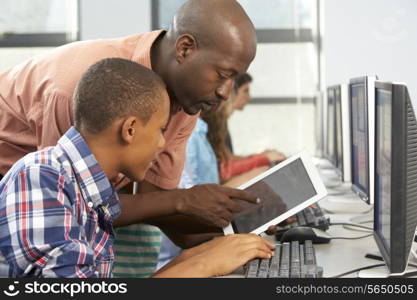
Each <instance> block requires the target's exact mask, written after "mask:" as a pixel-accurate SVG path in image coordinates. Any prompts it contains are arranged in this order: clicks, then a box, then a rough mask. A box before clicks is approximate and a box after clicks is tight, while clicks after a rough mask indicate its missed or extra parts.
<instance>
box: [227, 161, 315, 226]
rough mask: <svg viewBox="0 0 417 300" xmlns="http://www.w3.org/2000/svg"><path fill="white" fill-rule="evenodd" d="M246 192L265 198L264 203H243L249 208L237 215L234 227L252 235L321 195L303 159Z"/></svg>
mask: <svg viewBox="0 0 417 300" xmlns="http://www.w3.org/2000/svg"><path fill="white" fill-rule="evenodd" d="M245 191H248V192H250V193H252V194H253V195H254V196H257V197H258V198H260V199H261V203H260V204H257V205H256V204H250V203H248V202H245V201H240V203H241V204H242V205H243V206H244V207H245V209H244V210H243V211H242V212H240V213H239V214H237V216H236V217H235V219H234V221H232V226H233V228H234V231H235V232H238V233H249V232H251V231H253V230H255V229H256V228H258V227H260V226H262V225H264V224H265V223H267V222H269V221H271V220H273V219H275V218H276V217H278V216H280V215H281V214H283V213H285V212H286V211H288V210H290V209H292V208H294V207H296V206H297V205H299V204H301V203H303V202H304V201H306V200H309V199H310V198H312V197H314V196H315V195H317V192H316V190H315V188H314V186H313V183H312V182H311V180H310V177H309V176H308V173H307V171H306V169H305V167H304V165H303V162H302V161H301V159H300V158H299V159H296V160H294V161H293V162H291V163H289V164H288V165H286V166H284V167H282V168H280V169H278V170H277V171H275V172H273V173H271V174H269V175H268V176H266V177H265V178H263V179H261V180H260V181H258V182H256V183H254V184H252V185H251V186H249V187H247V188H246V189H245Z"/></svg>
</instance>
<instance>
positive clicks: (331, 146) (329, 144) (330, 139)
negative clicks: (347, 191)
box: [325, 87, 337, 166]
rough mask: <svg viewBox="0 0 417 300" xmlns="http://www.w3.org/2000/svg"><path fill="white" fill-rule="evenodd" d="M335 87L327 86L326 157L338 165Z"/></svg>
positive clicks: (334, 164)
mask: <svg viewBox="0 0 417 300" xmlns="http://www.w3.org/2000/svg"><path fill="white" fill-rule="evenodd" d="M335 96H336V91H335V87H329V88H327V119H326V120H327V124H326V125H327V126H326V152H325V158H326V159H328V160H329V162H330V163H331V164H332V165H333V166H336V160H337V158H336V139H335V136H336V123H335V113H336V111H335Z"/></svg>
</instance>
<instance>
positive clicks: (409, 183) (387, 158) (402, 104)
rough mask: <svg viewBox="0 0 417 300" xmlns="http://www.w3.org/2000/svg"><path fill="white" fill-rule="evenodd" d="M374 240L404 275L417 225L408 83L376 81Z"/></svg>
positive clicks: (415, 132) (414, 125) (416, 149)
mask: <svg viewBox="0 0 417 300" xmlns="http://www.w3.org/2000/svg"><path fill="white" fill-rule="evenodd" d="M375 96H376V99H375V101H376V123H375V124H376V125H375V126H376V127H375V134H376V137H375V138H376V140H375V203H374V238H375V240H376V243H377V245H378V248H379V250H380V252H381V254H382V257H383V258H384V261H385V262H386V264H387V267H388V270H389V273H391V274H397V273H400V274H401V273H403V272H404V271H405V269H406V267H407V263H408V260H409V255H410V250H411V245H412V242H413V239H414V234H415V229H416V226H417V122H416V117H415V112H414V110H413V106H412V104H411V101H410V97H409V94H408V90H407V87H406V86H405V85H404V84H396V83H387V82H376V83H375Z"/></svg>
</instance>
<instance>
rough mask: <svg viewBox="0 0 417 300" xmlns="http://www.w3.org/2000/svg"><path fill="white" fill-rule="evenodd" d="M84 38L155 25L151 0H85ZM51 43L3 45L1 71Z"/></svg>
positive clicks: (41, 51) (144, 29) (108, 35)
mask: <svg viewBox="0 0 417 300" xmlns="http://www.w3.org/2000/svg"><path fill="white" fill-rule="evenodd" d="M80 3H81V7H80V11H81V15H80V25H81V28H80V35H81V39H82V40H87V39H98V38H114V37H121V36H125V35H129V34H135V33H141V32H147V31H149V30H150V28H151V0H123V1H117V0H81V1H80ZM50 49H53V48H48V47H32V48H23V47H19V48H0V72H2V71H4V70H6V69H8V68H10V67H13V66H15V65H17V64H19V63H20V62H23V61H25V60H26V59H28V58H30V57H32V56H34V55H37V54H41V53H44V52H46V51H48V50H50Z"/></svg>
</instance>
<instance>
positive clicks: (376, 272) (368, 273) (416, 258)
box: [358, 242, 417, 278]
mask: <svg viewBox="0 0 417 300" xmlns="http://www.w3.org/2000/svg"><path fill="white" fill-rule="evenodd" d="M365 257H367V258H371V257H372V259H375V260H379V261H382V262H383V261H384V260H383V259H382V256H381V254H380V253H379V252H375V253H368V254H366V255H365ZM408 262H409V263H411V264H416V263H417V243H416V242H414V243H413V245H412V247H411V253H410V256H409V258H408ZM407 271H410V270H407V269H406V271H405V272H407ZM392 275H398V276H400V277H401V274H390V272H389V270H388V267H387V266H386V265H385V266H381V267H377V268H373V269H368V270H362V271H359V272H358V277H359V278H388V277H389V276H392Z"/></svg>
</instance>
